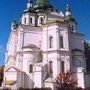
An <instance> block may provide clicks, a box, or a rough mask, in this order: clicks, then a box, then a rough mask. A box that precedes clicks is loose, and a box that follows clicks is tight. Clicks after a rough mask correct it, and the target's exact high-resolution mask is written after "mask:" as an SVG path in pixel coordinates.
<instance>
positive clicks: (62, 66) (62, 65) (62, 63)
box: [61, 61, 64, 72]
mask: <svg viewBox="0 0 90 90" xmlns="http://www.w3.org/2000/svg"><path fill="white" fill-rule="evenodd" d="M61 68H62V69H61V72H64V61H61Z"/></svg>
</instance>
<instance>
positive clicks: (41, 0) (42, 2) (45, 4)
mask: <svg viewBox="0 0 90 90" xmlns="http://www.w3.org/2000/svg"><path fill="white" fill-rule="evenodd" d="M50 7H52V6H51V5H50V4H49V1H48V0H37V1H36V3H35V5H34V8H35V10H45V9H47V8H50Z"/></svg>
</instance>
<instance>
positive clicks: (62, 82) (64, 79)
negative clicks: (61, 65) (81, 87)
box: [56, 71, 77, 89]
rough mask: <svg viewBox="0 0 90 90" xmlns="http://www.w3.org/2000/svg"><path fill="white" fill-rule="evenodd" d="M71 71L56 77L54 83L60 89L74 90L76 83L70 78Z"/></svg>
mask: <svg viewBox="0 0 90 90" xmlns="http://www.w3.org/2000/svg"><path fill="white" fill-rule="evenodd" d="M72 75H73V73H72V72H71V71H67V72H66V73H65V72H61V73H59V74H58V75H57V77H56V82H57V84H58V86H59V87H60V88H68V89H74V88H76V87H77V81H76V80H75V79H73V78H72Z"/></svg>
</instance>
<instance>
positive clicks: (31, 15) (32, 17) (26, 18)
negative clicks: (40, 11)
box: [20, 0, 36, 26]
mask: <svg viewBox="0 0 90 90" xmlns="http://www.w3.org/2000/svg"><path fill="white" fill-rule="evenodd" d="M20 22H21V24H22V25H31V26H36V13H35V10H34V7H33V2H32V0H29V1H28V3H27V8H26V10H24V12H23V13H22V16H21V21H20Z"/></svg>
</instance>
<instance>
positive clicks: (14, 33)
mask: <svg viewBox="0 0 90 90" xmlns="http://www.w3.org/2000/svg"><path fill="white" fill-rule="evenodd" d="M69 70H71V71H72V72H73V75H74V76H73V77H74V79H75V80H77V82H78V87H82V88H86V87H90V74H88V73H87V71H86V59H85V53H84V35H83V34H81V33H79V32H78V31H77V21H76V20H75V18H74V17H73V16H72V12H71V10H70V5H69V4H67V5H66V11H65V13H63V12H62V11H61V10H58V9H55V8H54V7H53V6H52V5H51V4H50V2H49V0H36V2H35V3H33V2H32V0H28V2H27V8H26V9H25V10H24V11H23V12H22V14H21V17H20V20H19V23H17V22H16V20H13V21H12V24H11V32H10V35H9V38H8V42H7V47H6V53H5V69H4V82H3V85H4V86H5V87H8V88H11V90H16V89H18V88H19V87H23V88H36V87H38V88H41V87H50V88H52V90H55V87H56V85H57V84H56V81H55V78H56V76H57V75H58V73H60V72H67V71H69Z"/></svg>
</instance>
